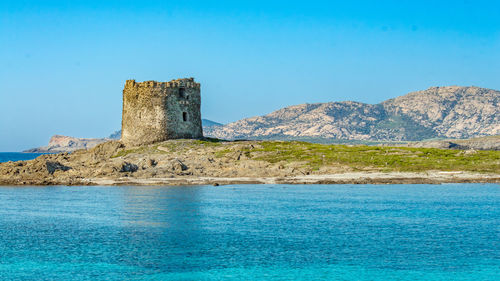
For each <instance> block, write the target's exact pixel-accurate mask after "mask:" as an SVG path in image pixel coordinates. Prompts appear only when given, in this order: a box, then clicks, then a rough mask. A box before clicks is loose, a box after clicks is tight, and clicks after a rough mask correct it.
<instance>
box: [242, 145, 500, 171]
mask: <svg viewBox="0 0 500 281" xmlns="http://www.w3.org/2000/svg"><path fill="white" fill-rule="evenodd" d="M260 144H261V146H262V147H261V148H256V149H252V150H251V151H246V153H247V156H250V157H251V156H252V154H257V155H258V156H256V157H255V159H259V160H264V161H267V162H270V163H276V162H280V161H284V162H292V161H303V162H305V163H306V165H307V166H309V167H310V168H311V169H313V170H317V169H319V168H320V167H321V166H323V165H334V164H336V163H338V164H344V165H348V166H351V167H352V168H355V169H363V168H366V167H373V168H380V169H381V170H383V171H404V172H410V171H412V172H420V171H427V170H441V171H474V172H491V173H500V151H477V152H473V153H468V152H466V151H459V150H445V149H435V148H403V147H377V146H366V145H360V146H346V145H323V144H314V143H307V142H267V141H266V142H261V143H260ZM258 152H261V153H258Z"/></svg>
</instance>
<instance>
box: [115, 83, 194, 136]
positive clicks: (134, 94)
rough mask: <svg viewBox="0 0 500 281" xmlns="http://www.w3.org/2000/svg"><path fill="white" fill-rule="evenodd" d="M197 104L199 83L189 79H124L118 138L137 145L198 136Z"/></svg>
mask: <svg viewBox="0 0 500 281" xmlns="http://www.w3.org/2000/svg"><path fill="white" fill-rule="evenodd" d="M200 105H201V96H200V84H199V83H196V82H194V79H193V78H183V79H177V80H172V81H170V82H156V81H145V82H135V80H127V82H125V88H124V89H123V114H122V138H121V140H122V142H123V143H125V144H126V145H131V146H138V145H143V144H150V143H155V142H160V141H164V140H168V139H181V138H186V139H198V138H202V137H203V131H202V130H203V129H202V126H201V113H200Z"/></svg>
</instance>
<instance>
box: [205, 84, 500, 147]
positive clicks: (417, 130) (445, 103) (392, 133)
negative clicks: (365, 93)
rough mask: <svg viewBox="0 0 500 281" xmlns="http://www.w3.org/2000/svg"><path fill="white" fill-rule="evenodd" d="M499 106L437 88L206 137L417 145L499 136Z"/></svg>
mask: <svg viewBox="0 0 500 281" xmlns="http://www.w3.org/2000/svg"><path fill="white" fill-rule="evenodd" d="M499 104H500V92H499V91H495V90H490V89H483V88H478V87H457V86H453V87H434V88H430V89H428V90H425V91H420V92H414V93H410V94H407V95H405V96H402V97H398V98H395V99H390V100H387V101H385V102H382V103H380V104H375V105H373V104H365V103H359V102H353V101H347V102H330V103H316V104H302V105H295V106H290V107H286V108H283V109H280V110H277V111H275V112H272V113H270V114H267V115H264V116H258V117H252V118H247V119H243V120H240V121H237V122H233V123H230V124H227V125H223V126H215V127H210V128H207V129H206V130H205V136H210V137H217V138H223V139H303V138H318V139H345V140H372V141H411V140H423V139H429V138H469V137H478V136H488V135H498V134H500V107H499Z"/></svg>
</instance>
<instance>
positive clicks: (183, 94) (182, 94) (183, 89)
mask: <svg viewBox="0 0 500 281" xmlns="http://www.w3.org/2000/svg"><path fill="white" fill-rule="evenodd" d="M179 97H180V98H185V97H186V89H185V88H179Z"/></svg>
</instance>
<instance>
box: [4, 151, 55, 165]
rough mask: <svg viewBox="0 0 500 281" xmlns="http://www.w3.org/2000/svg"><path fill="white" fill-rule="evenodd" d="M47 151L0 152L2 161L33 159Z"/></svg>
mask: <svg viewBox="0 0 500 281" xmlns="http://www.w3.org/2000/svg"><path fill="white" fill-rule="evenodd" d="M42 154H46V153H22V152H0V163H2V162H7V161H22V160H32V159H35V158H37V157H38V156H40V155H42Z"/></svg>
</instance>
